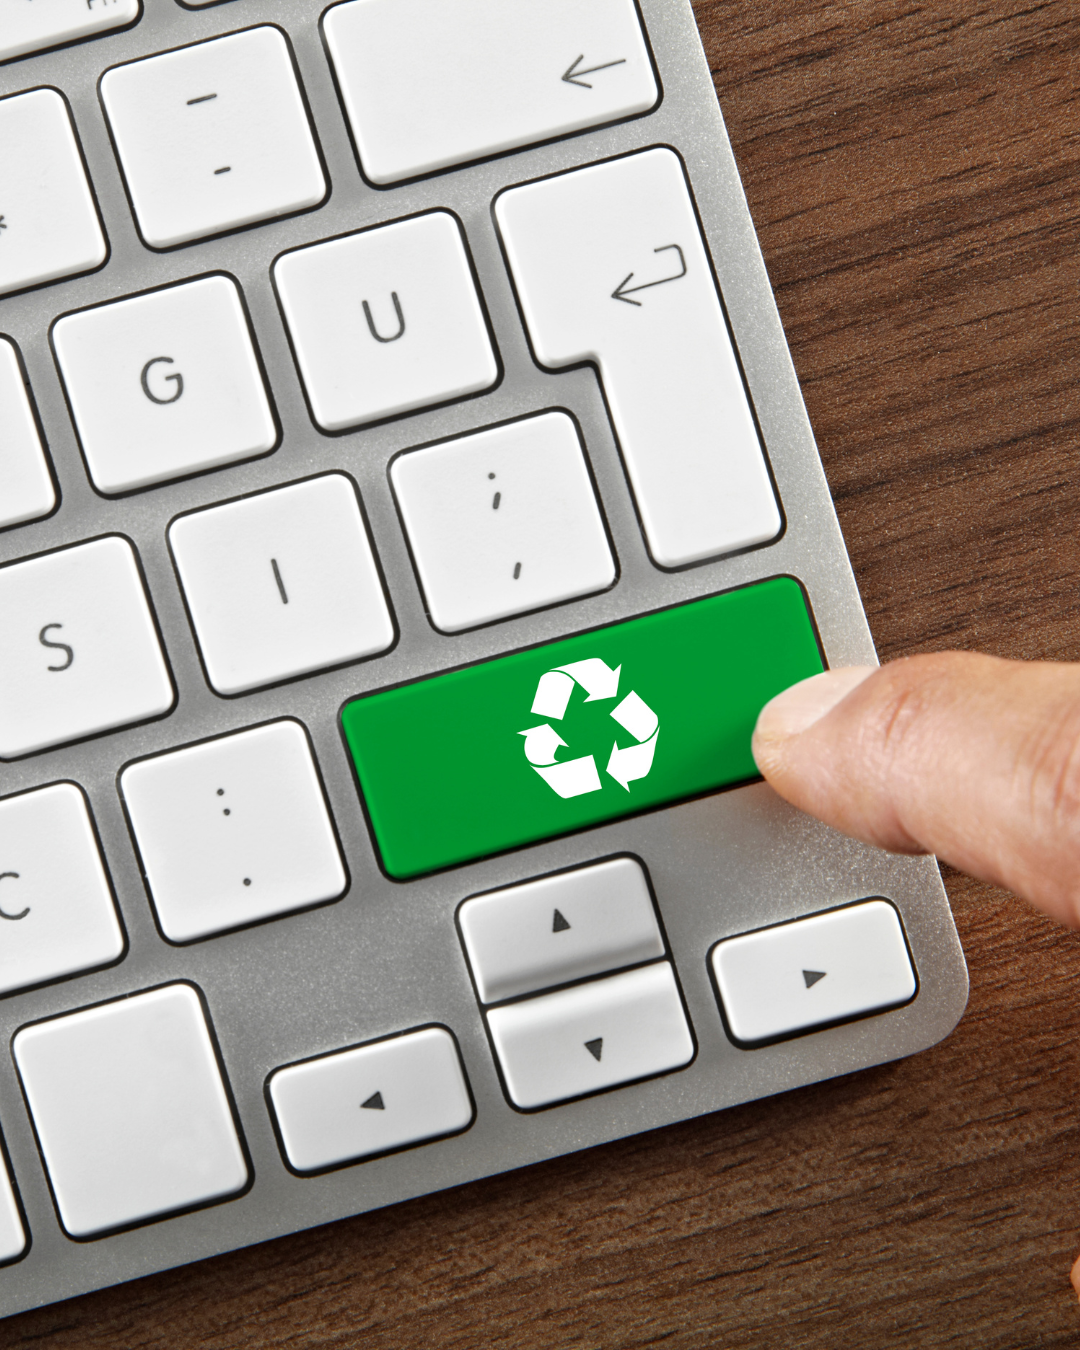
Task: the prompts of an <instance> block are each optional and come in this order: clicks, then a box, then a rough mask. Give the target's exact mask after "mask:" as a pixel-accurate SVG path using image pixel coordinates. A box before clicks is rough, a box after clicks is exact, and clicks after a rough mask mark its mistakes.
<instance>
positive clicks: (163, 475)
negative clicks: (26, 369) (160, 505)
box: [53, 276, 277, 492]
mask: <svg viewBox="0 0 1080 1350" xmlns="http://www.w3.org/2000/svg"><path fill="white" fill-rule="evenodd" d="M53 344H54V346H55V349H56V356H57V360H58V361H59V364H60V373H61V375H62V376H63V379H64V384H65V386H66V388H67V394H68V400H69V402H70V404H71V410H72V413H73V415H74V418H75V426H76V429H77V430H78V433H79V441H80V443H81V445H82V449H83V454H84V455H85V456H86V462H87V466H88V467H89V470H90V477H91V478H92V479H93V481H94V486H95V487H97V488H98V489H99V491H101V492H128V491H130V490H132V489H133V488H141V487H146V486H147V485H148V484H150V483H161V482H165V481H167V480H168V479H170V478H179V477H182V476H183V475H185V474H192V473H199V472H201V471H202V470H205V469H215V468H218V467H219V466H220V465H222V464H233V463H235V462H236V461H237V460H240V459H250V458H251V457H252V456H253V455H260V454H264V453H265V452H266V451H268V450H272V449H273V448H274V445H275V444H276V442H277V428H276V426H275V424H274V417H273V414H272V413H271V411H270V405H269V403H268V401H267V397H266V389H265V387H264V385H263V380H262V375H261V373H260V371H259V363H258V359H257V357H256V355H255V349H254V346H253V344H252V339H251V331H250V329H249V327H248V322H247V318H246V316H245V314H244V307H243V304H242V302H241V299H240V292H239V289H238V288H237V285H236V282H235V281H233V280H231V278H229V277H222V276H210V277H201V278H199V280H197V281H188V282H185V283H184V284H183V285H181V286H169V287H167V288H166V289H165V290H160V291H151V292H149V293H148V294H146V295H136V296H132V298H131V299H130V300H116V301H113V302H111V303H110V304H107V305H98V306H96V307H95V308H93V309H84V310H81V311H80V312H79V313H76V314H69V315H67V316H66V317H65V318H62V319H60V320H59V321H58V322H57V323H56V324H55V325H54V327H53Z"/></svg>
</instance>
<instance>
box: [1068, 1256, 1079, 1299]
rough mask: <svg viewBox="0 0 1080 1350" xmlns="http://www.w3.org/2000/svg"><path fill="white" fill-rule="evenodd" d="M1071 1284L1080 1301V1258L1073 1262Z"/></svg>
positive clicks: (1070, 1274) (1070, 1272)
mask: <svg viewBox="0 0 1080 1350" xmlns="http://www.w3.org/2000/svg"><path fill="white" fill-rule="evenodd" d="M1069 1283H1070V1284H1071V1285H1072V1287H1073V1289H1074V1291H1075V1293H1076V1296H1077V1299H1080V1256H1078V1257H1077V1258H1076V1260H1075V1261H1074V1262H1073V1267H1072V1270H1070V1271H1069Z"/></svg>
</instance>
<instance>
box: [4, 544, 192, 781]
mask: <svg viewBox="0 0 1080 1350" xmlns="http://www.w3.org/2000/svg"><path fill="white" fill-rule="evenodd" d="M0 632H2V633H3V634H4V659H3V661H0V759H14V758H16V757H17V756H19V755H29V754H32V753H33V752H34V751H35V750H44V749H45V748H46V747H47V746H50V745H61V744H62V743H63V742H64V741H74V740H79V739H80V738H81V737H83V736H93V735H95V734H96V733H98V732H102V731H111V730H113V729H114V728H115V727H122V726H126V725H127V724H128V723H130V722H142V721H145V720H146V719H147V718H151V717H159V716H161V714H163V713H166V712H168V711H169V709H170V708H171V707H172V704H173V687H172V681H171V679H170V678H169V672H168V669H167V668H166V665H165V658H164V656H163V655H162V651H161V646H160V644H159V642H158V636H157V631H156V630H155V628H154V620H153V618H152V616H151V613H150V606H149V603H148V601H147V597H146V591H145V589H144V587H143V582H142V577H141V576H140V575H139V568H138V564H137V563H136V560H135V551H134V549H133V548H132V547H131V545H130V544H129V543H128V541H127V540H126V539H122V538H120V537H119V536H118V535H106V536H105V537H104V538H102V539H94V540H92V541H91V542H90V543H88V544H75V545H73V546H71V547H69V548H63V549H58V550H57V551H56V552H54V553H43V554H41V555H40V556H39V557H36V558H30V559H28V560H27V561H26V562H17V563H11V564H9V565H8V566H6V567H3V568H0Z"/></svg>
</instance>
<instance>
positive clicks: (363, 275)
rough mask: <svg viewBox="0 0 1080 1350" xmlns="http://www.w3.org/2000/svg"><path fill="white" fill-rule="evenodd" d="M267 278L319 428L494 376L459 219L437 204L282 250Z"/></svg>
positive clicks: (473, 387) (472, 389)
mask: <svg viewBox="0 0 1080 1350" xmlns="http://www.w3.org/2000/svg"><path fill="white" fill-rule="evenodd" d="M274 281H275V283H276V285H277V291H278V296H279V298H280V300H281V306H282V309H283V310H284V311H285V319H286V322H287V323H288V325H289V333H290V335H291V337H292V340H293V348H294V350H295V352H296V359H297V363H298V365H299V367H300V374H301V376H302V377H303V381H304V388H305V389H306V391H307V396H308V402H309V403H310V405H311V411H312V415H313V416H314V418H315V421H316V422H317V423H318V424H319V426H321V427H322V428H323V429H324V430H325V431H341V430H343V429H344V428H345V427H351V426H358V425H359V424H360V423H362V422H372V421H376V420H377V419H379V418H384V417H393V416H396V415H397V414H399V413H405V412H411V411H412V410H413V409H415V408H425V407H428V406H429V405H431V404H433V403H444V402H446V401H447V400H449V399H455V398H464V397H465V396H466V395H467V394H474V393H477V392H479V391H480V390H481V389H487V388H490V386H491V385H493V384H494V383H495V381H496V380H497V379H498V376H499V366H498V362H497V361H496V359H495V353H494V351H493V350H492V346H491V338H490V337H489V335H488V329H487V324H486V322H485V319H484V311H483V309H482V308H481V305H480V298H479V296H478V295H477V293H476V285H475V283H474V281H473V275H472V269H471V267H470V265H469V258H468V255H467V253H466V252H465V242H464V239H463V236H462V233H461V227H460V225H459V224H458V222H457V220H456V219H455V218H454V217H453V216H451V215H450V214H448V213H447V212H446V211H429V212H427V213H426V214H425V215H422V216H414V217H413V218H412V219H411V220H399V221H395V222H394V223H393V224H390V225H380V226H378V227H377V228H375V229H370V230H362V231H361V232H360V233H359V234H350V235H346V236H345V238H344V239H331V240H328V241H327V242H326V243H325V244H314V245H312V246H311V247H309V248H302V249H297V250H296V251H294V252H292V253H286V254H285V256H284V257H282V258H279V259H278V261H277V262H276V263H275V264H274Z"/></svg>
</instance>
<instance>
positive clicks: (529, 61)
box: [323, 0, 659, 183]
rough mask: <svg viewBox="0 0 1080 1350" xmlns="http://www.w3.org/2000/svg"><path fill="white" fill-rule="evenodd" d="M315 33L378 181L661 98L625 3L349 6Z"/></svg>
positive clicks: (611, 116) (571, 0)
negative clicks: (319, 36) (322, 38)
mask: <svg viewBox="0 0 1080 1350" xmlns="http://www.w3.org/2000/svg"><path fill="white" fill-rule="evenodd" d="M323 32H324V33H325V36H326V41H327V45H328V47H329V49H330V56H331V59H332V60H333V63H334V71H335V73H336V75H337V79H338V86H339V88H340V89H341V93H342V98H343V99H344V102H345V109H346V112H347V113H348V117H349V123H350V125H351V127H352V132H353V137H354V140H355V142H356V146H357V150H358V152H359V155H360V164H361V167H362V169H363V171H364V173H365V174H366V175H367V177H368V178H370V179H371V180H372V182H375V183H393V182H396V181H397V180H399V179H402V178H411V177H413V176H414V175H416V174H422V173H430V172H432V171H433V170H435V169H441V168H445V167H446V166H447V165H449V164H460V163H462V162H463V161H464V160H470V159H478V158H480V157H482V156H485V155H495V154H499V153H500V152H501V151H504V150H512V149H514V148H515V147H516V146H521V145H529V144H531V143H533V142H536V141H542V140H546V139H548V138H550V137H552V136H563V135H566V134H567V133H569V132H573V131H580V130H581V129H582V128H584V127H593V126H598V125H599V124H600V123H603V122H611V121H615V120H616V119H618V118H622V117H629V116H632V115H633V114H634V113H642V112H647V111H648V110H649V109H650V108H651V107H652V106H653V104H654V103H655V102H656V100H657V97H658V95H659V91H658V89H657V86H656V79H655V77H654V75H653V70H652V64H651V62H650V60H649V52H648V48H647V47H646V45H645V39H644V35H643V34H642V31H641V22H640V20H639V18H638V13H637V8H636V6H635V5H634V3H633V0H590V3H589V4H588V5H583V4H582V3H581V0H514V3H513V4H512V5H508V4H506V3H505V0H456V3H455V4H453V5H448V4H446V0H350V3H347V4H343V5H337V6H335V7H334V8H333V9H331V10H329V11H328V13H327V14H326V17H325V19H324V21H323Z"/></svg>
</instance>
